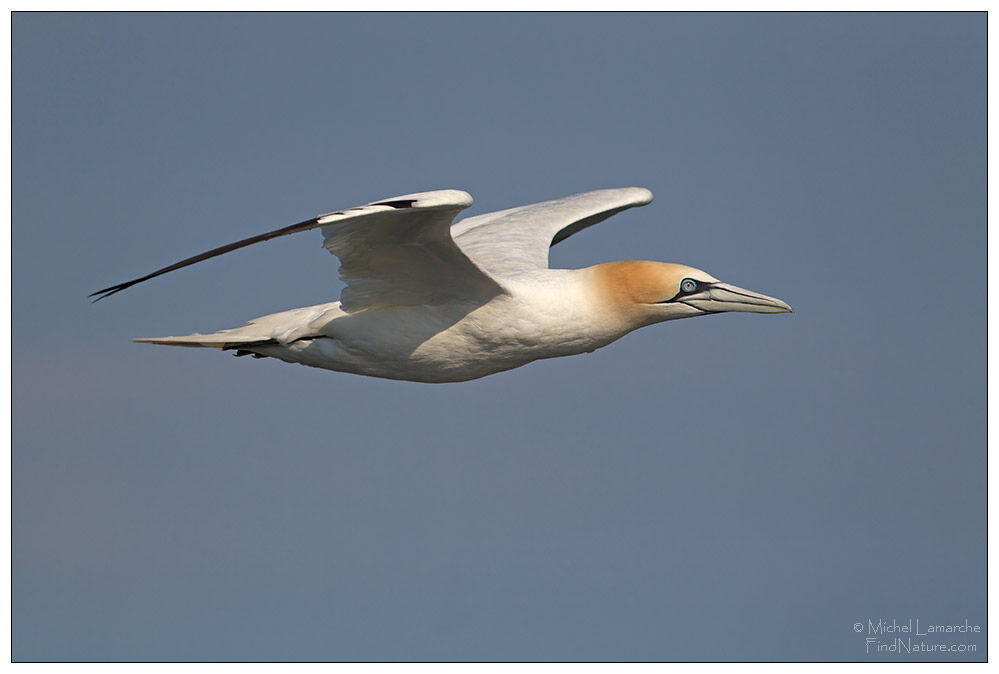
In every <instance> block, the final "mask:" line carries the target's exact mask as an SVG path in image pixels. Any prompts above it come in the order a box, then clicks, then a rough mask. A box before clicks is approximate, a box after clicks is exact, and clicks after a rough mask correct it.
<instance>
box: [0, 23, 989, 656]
mask: <svg viewBox="0 0 999 674" xmlns="http://www.w3.org/2000/svg"><path fill="white" fill-rule="evenodd" d="M13 159H14V162H13V265H14V268H13V307H14V308H13V319H14V324H13V364H14V371H13V379H14V381H13V394H14V402H13V414H14V426H13V656H14V658H15V659H16V660H63V659H70V660H91V659H96V660H121V659H125V660H160V659H164V660H191V659H194V660H215V659H223V660H230V659H235V660H258V659H266V660H396V659H402V660H455V659H460V660H480V659H485V660H548V659H556V660H649V659H651V660H702V659H709V660H710V659H726V660H727V659H737V660H742V659H750V660H752V659H767V660H784V659H809V660H811V659H822V660H868V659H883V660H898V659H928V658H927V657H926V656H925V655H924V656H920V657H918V658H917V657H916V656H915V655H913V656H911V657H910V658H906V657H901V658H900V657H898V656H896V655H881V656H878V655H874V654H865V645H864V637H865V636H866V635H865V634H857V633H855V632H854V630H853V624H854V623H855V622H858V621H867V620H868V619H873V620H875V621H877V619H878V618H888V619H892V618H895V619H897V620H899V621H902V620H907V619H909V618H913V619H916V618H918V619H920V620H921V621H922V623H923V624H926V623H953V622H962V621H964V620H965V619H968V620H969V621H970V622H971V623H972V624H975V623H977V624H980V625H982V627H983V630H984V629H986V625H985V621H986V594H985V583H986V564H985V551H986V548H985V536H986V528H985V514H986V513H985V500H986V472H985V462H986V373H985V362H986V245H985V244H986V18H985V14H984V13H980V14H960V15H949V14H902V15H886V14H861V15H857V14H832V15H829V14H805V15H784V14H753V15H729V14H702V15H696V14H695V15H689V14H653V15H649V14H627V15H606V14H588V15H570V14H555V15H553V14H542V15H520V14H505V15H495V14H476V15H453V14H406V15H393V14H377V15H364V14H346V15H338V14H331V15H312V14H295V15H273V14H269V15H210V14H199V15H157V14H128V15H121V14H92V15H88V14H73V15H66V14H24V13H18V14H15V15H14V17H13ZM626 185H642V186H646V187H649V188H650V189H651V190H652V191H653V192H654V193H655V195H656V200H655V201H654V202H653V203H652V204H651V205H649V206H648V207H645V208H642V209H635V210H632V211H629V212H627V213H624V214H621V215H618V216H615V217H614V218H613V219H611V220H609V221H607V222H605V223H603V224H601V225H600V226H598V227H595V228H593V229H590V230H587V231H586V232H584V233H582V234H580V235H577V236H575V237H573V238H572V239H570V240H569V241H567V242H565V243H563V244H561V245H559V246H558V247H557V248H555V249H554V251H553V255H552V264H553V266H564V267H581V266H588V265H590V264H596V263H598V262H604V261H609V260H615V259H634V258H639V259H641V258H646V259H659V260H665V261H674V262H683V263H687V264H691V265H694V266H697V267H700V268H702V269H705V270H706V271H708V272H709V273H712V274H714V275H715V276H717V277H719V278H721V279H723V280H726V281H729V282H732V283H735V284H737V285H740V286H743V287H747V288H751V289H754V290H758V291H760V292H764V293H767V294H770V295H775V296H778V297H780V298H782V299H785V300H787V301H788V302H790V303H791V305H792V306H794V308H795V311H796V313H795V314H793V315H781V316H765V315H753V314H737V315H722V316H717V317H710V318H700V319H696V320H685V321H679V322H675V323H668V324H665V325H658V326H654V327H651V328H646V329H644V330H641V331H638V332H636V333H633V334H631V335H629V336H627V337H625V338H624V339H623V340H621V341H620V342H617V343H616V344H613V345H611V346H609V347H607V348H605V349H602V350H600V351H597V352H595V353H593V354H590V355H586V356H577V357H574V358H562V359H555V360H550V361H544V362H539V363H535V364H532V365H529V366H527V367H525V368H522V369H518V370H514V371H511V372H507V373H503V374H499V375H495V376H492V377H488V378H486V379H482V380H479V381H475V382H471V383H465V384H457V385H454V384H450V385H427V384H412V383H402V382H392V381H382V380H375V379H367V378H362V377H357V376H352V375H346V374H337V373H332V372H326V371H322V370H314V369H309V368H303V367H298V366H292V365H287V364H284V363H280V362H277V361H273V360H252V359H249V358H241V359H236V358H232V357H231V356H229V355H228V354H221V353H219V352H217V351H214V350H194V349H171V348H166V347H156V346H149V345H139V344H133V343H131V342H130V340H131V338H133V337H138V336H161V335H169V334H185V333H189V332H193V331H210V330H216V329H220V328H227V327H234V326H237V325H242V324H243V323H244V322H245V321H246V320H247V319H249V318H252V317H255V316H259V315H262V314H266V313H271V312H274V311H278V310H282V309H286V308H291V307H297V306H305V305H309V304H317V303H321V302H326V301H330V300H332V299H335V298H336V297H337V294H338V292H339V287H340V286H339V283H338V281H337V280H336V266H337V265H336V261H335V260H334V259H333V258H332V257H330V256H329V255H328V254H327V253H326V252H325V251H324V250H323V249H322V248H321V245H320V244H321V236H320V235H319V234H316V233H311V234H303V235H299V236H296V237H290V238H288V239H284V240H280V241H274V242H270V243H267V244H263V245H260V246H255V247H252V248H250V249H247V250H244V251H240V252H238V253H233V254H231V255H228V256H224V257H222V258H219V259H216V260H212V261H211V262H207V263H204V264H201V265H197V266H195V267H192V268H189V269H185V270H183V271H181V272H177V273H174V274H171V275H168V276H166V277H163V278H160V279H156V280H155V281H153V282H150V283H149V284H146V285H143V286H139V287H137V288H133V289H131V290H129V291H126V292H124V293H122V294H120V295H117V296H115V297H114V298H111V299H109V300H107V301H104V302H101V303H99V304H96V305H91V304H90V303H89V302H88V301H87V299H86V295H87V293H89V292H91V291H93V290H96V289H98V288H101V287H104V286H106V285H110V284H112V283H116V282H119V281H123V280H127V279H129V278H133V277H135V276H137V275H140V274H143V273H146V272H148V271H151V270H153V269H156V268H158V267H160V266H163V265H165V264H168V263H171V262H174V261H176V260H178V259H180V258H183V257H186V256H188V255H191V254H194V253H198V252H201V251H203V250H206V249H208V248H211V247H214V246H216V245H219V244H222V243H227V242H230V241H233V240H236V239H239V238H243V237H245V236H249V235H251V234H257V233H259V232H263V231H267V230H270V229H273V228H275V227H279V226H282V225H285V224H290V223H292V222H297V221H299V220H302V219H305V218H307V217H310V216H312V215H315V214H316V213H319V212H326V211H330V210H336V209H340V208H344V207H351V206H355V205H358V204H363V203H366V202H369V201H372V200H376V199H380V198H385V197H391V196H395V195H398V194H403V193H407V192H414V191H423V190H431V189H439V188H459V189H465V190H468V191H469V192H471V193H472V194H473V195H474V196H475V199H476V203H475V205H474V206H473V207H472V209H471V211H469V213H472V214H474V213H483V212H487V211H490V210H497V209H502V208H507V207H511V206H515V205H519V204H525V203H531V202H535V201H541V200H545V199H551V198H555V197H559V196H563V195H566V194H571V193H576V192H581V191H585V190H590V189H597V188H603V187H619V186H626ZM945 641H947V640H945ZM965 642H968V643H974V644H976V645H977V649H978V650H977V652H975V653H971V654H945V655H941V656H938V657H937V659H941V660H960V659H976V660H984V659H985V658H986V656H987V653H986V650H985V643H986V642H985V634H984V633H982V634H979V635H977V636H976V635H971V636H967V637H965V638H962V639H955V640H954V643H965Z"/></svg>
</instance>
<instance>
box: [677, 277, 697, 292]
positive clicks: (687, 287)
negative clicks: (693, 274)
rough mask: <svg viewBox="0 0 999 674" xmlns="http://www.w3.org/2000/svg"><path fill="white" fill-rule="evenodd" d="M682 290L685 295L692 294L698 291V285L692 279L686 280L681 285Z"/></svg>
mask: <svg viewBox="0 0 999 674" xmlns="http://www.w3.org/2000/svg"><path fill="white" fill-rule="evenodd" d="M680 290H682V291H683V292H685V293H692V292H694V291H695V290H697V284H696V283H694V281H692V280H691V279H689V278H685V279H683V281H682V282H681V283H680Z"/></svg>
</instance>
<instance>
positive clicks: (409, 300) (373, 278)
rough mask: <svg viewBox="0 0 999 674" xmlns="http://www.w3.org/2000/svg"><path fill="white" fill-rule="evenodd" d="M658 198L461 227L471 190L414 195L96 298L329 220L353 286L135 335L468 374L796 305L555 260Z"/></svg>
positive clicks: (567, 202)
mask: <svg viewBox="0 0 999 674" xmlns="http://www.w3.org/2000/svg"><path fill="white" fill-rule="evenodd" d="M650 201H652V193H651V192H650V191H649V190H647V189H643V188H639V187H626V188H622V189H609V190H596V191H593V192H586V193H583V194H577V195H574V196H569V197H565V198H563V199H556V200H554V201H546V202H542V203H538V204H531V205H529V206H519V207H517V208H511V209H509V210H505V211H498V212H496V213H486V214H484V215H477V216H475V217H471V218H467V219H465V220H461V221H459V222H457V223H455V224H453V225H452V221H453V220H454V218H455V216H456V215H457V214H458V212H459V211H461V210H462V209H465V208H468V207H469V206H471V205H472V197H471V196H470V195H469V194H467V193H466V192H462V191H459V190H439V191H435V192H422V193H418V194H407V195H405V196H401V197H395V198H393V199H388V200H385V201H378V202H374V203H370V204H368V205H366V206H360V207H357V208H349V209H346V210H344V211H337V212H335V213H328V214H325V215H320V216H317V217H315V218H312V219H310V220H306V221H304V222H300V223H298V224H295V225H291V226H288V227H284V228H282V229H278V230H275V231H273V232H268V233H266V234H261V235H259V236H254V237H251V238H249V239H244V240H242V241H237V242H236V243H232V244H229V245H227V246H222V247H220V248H216V249H214V250H210V251H208V252H206V253H202V254H201V255H196V256H194V257H191V258H188V259H186V260H182V261H181V262H178V263H176V264H173V265H170V266H169V267H164V268H163V269H160V270H157V271H155V272H153V273H151V274H148V275H146V276H143V277H141V278H138V279H135V280H133V281H128V282H126V283H121V284H119V285H115V286H111V287H110V288H105V289H103V290H99V291H97V292H95V293H93V294H92V295H91V296H92V297H93V296H95V295H96V296H98V297H97V299H103V298H104V297H108V296H109V295H113V294H114V293H117V292H119V291H121V290H124V289H125V288H128V287H130V286H132V285H135V284H136V283H140V282H142V281H146V280H148V279H151V278H153V277H155V276H159V275H160V274H165V273H167V272H169V271H173V270H175V269H180V268H181V267H186V266H187V265H190V264H194V263H195V262H200V261H202V260H206V259H208V258H211V257H215V256H216V255H221V254H223V253H227V252H229V251H231V250H236V249H237V248H242V247H244V246H248V245H250V244H253V243H258V242H260V241H267V240H268V239H273V238H275V237H278V236H284V235H286V234H293V233H295V232H302V231H305V230H309V229H321V230H322V233H323V237H324V242H323V246H324V247H325V248H326V249H327V250H328V251H329V252H331V253H332V254H333V255H335V256H337V257H338V258H339V259H340V278H341V279H342V280H343V282H344V283H345V284H346V287H345V288H344V289H343V291H342V292H341V293H340V300H339V301H338V302H330V303H328V304H319V305H316V306H311V307H303V308H301V309H292V310H290V311H283V312H281V313H277V314H270V315H268V316H263V317H261V318H256V319H254V320H252V321H250V322H249V323H248V324H247V325H246V326H244V327H241V328H234V329H231V330H223V331H221V332H216V333H212V334H205V335H202V334H193V335H186V336H183V337H159V338H150V339H137V340H135V341H137V342H148V343H151V344H170V345H177V346H207V347H214V348H218V349H223V350H234V351H235V353H236V355H237V356H243V355H253V356H255V357H259V358H263V357H272V358H279V359H281V360H283V361H286V362H289V363H300V364H302V365H309V366H312V367H320V368H325V369H328V370H336V371H339V372H351V373H354V374H361V375H368V376H371V377H384V378H388V379H403V380H410V381H421V382H458V381H467V380H469V379H477V378H479V377H484V376H486V375H490V374H493V373H496V372H502V371H503V370H510V369H512V368H515V367H520V366H521V365H526V364H527V363H530V362H532V361H535V360H538V359H541V358H554V357H556V356H570V355H573V354H578V353H584V352H590V351H593V350H595V349H598V348H600V347H602V346H606V345H607V344H610V343H611V342H613V341H615V340H617V339H619V338H621V337H623V336H624V335H626V334H627V333H629V332H631V331H632V330H635V329H637V328H641V327H643V326H646V325H651V324H653V323H660V322H662V321H669V320H673V319H677V318H687V317H691V316H705V315H707V314H716V313H720V312H725V311H750V312H756V313H783V312H790V311H791V307H789V306H788V305H787V304H786V303H785V302H783V301H781V300H778V299H775V298H773V297H767V296H766V295H761V294H759V293H755V292H750V291H748V290H743V289H741V288H737V287H735V286H732V285H729V284H727V283H722V282H720V281H719V280H718V279H716V278H714V277H713V276H710V275H709V274H706V273H705V272H703V271H700V270H698V269H694V268H692V267H687V266H684V265H679V264H668V263H663V262H647V261H626V262H609V263H605V264H598V265H596V266H593V267H587V268H585V269H550V268H549V267H548V249H549V247H550V246H553V245H555V244H556V243H558V242H560V241H562V240H564V239H565V238H567V237H569V236H571V235H573V234H575V233H576V232H578V231H580V230H582V229H585V228H586V227H589V226H591V225H595V224H596V223H598V222H601V221H602V220H604V219H606V218H608V217H610V216H612V215H614V214H615V213H619V212H620V211H623V210H625V209H627V208H631V207H633V206H644V205H645V204H648V203H649V202H650ZM94 301H97V300H96V299H95V300H94Z"/></svg>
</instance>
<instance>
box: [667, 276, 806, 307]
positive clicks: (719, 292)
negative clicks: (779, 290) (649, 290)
mask: <svg viewBox="0 0 999 674" xmlns="http://www.w3.org/2000/svg"><path fill="white" fill-rule="evenodd" d="M682 301H683V303H684V304H689V305H690V306H692V307H696V308H697V309H700V310H701V311H711V312H720V311H751V312H753V313H755V314H785V313H794V311H793V310H792V309H791V307H790V305H788V303H787V302H785V301H783V300H779V299H777V298H776V297H768V296H766V295H761V294H760V293H754V292H753V291H752V290H745V289H743V288H739V287H737V286H733V285H729V284H728V283H713V284H711V287H710V288H708V289H707V290H705V291H704V292H700V293H697V294H696V295H690V296H688V297H685V298H683V300H682Z"/></svg>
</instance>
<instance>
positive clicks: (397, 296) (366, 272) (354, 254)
mask: <svg viewBox="0 0 999 674" xmlns="http://www.w3.org/2000/svg"><path fill="white" fill-rule="evenodd" d="M471 204H472V197H471V196H469V195H468V193H466V192H462V191H460V190H439V191H436V192H422V193H419V194H407V195H404V196H401V197H395V198H394V199H387V200H385V201H376V202H373V203H370V204H368V205H366V206H359V207H357V208H349V209H347V210H344V211H336V212H335V213H327V214H325V215H320V216H317V217H315V218H312V219H310V220H305V221H303V222H299V223H296V224H294V225H290V226H288V227H283V228H281V229H276V230H274V231H272V232H267V233H265V234H260V235H258V236H252V237H250V238H248V239H243V240H242V241H237V242H235V243H230V244H228V245H226V246H221V247H219V248H215V249H213V250H210V251H207V252H205V253H201V254H200V255H195V256H194V257H189V258H187V259H186V260H181V261H180V262H177V263H176V264H172V265H170V266H168V267H164V268H162V269H158V270H156V271H154V272H152V273H151V274H147V275H146V276H143V277H141V278H137V279H134V280H132V281H126V282H125V283H119V284H118V285H114V286H111V287H108V288H104V289H103V290H98V291H97V292H95V293H91V297H93V296H95V295H96V296H98V297H97V299H95V300H94V301H95V302H96V301H97V300H100V299H103V298H105V297H108V296H110V295H114V294H115V293H117V292H120V291H122V290H124V289H126V288H129V287H131V286H133V285H135V284H136V283H141V282H143V281H147V280H149V279H151V278H154V277H156V276H160V275H161V274H166V273H167V272H170V271H174V270H176V269H181V268H182V267H187V266H188V265H192V264H194V263H195V262H201V261H202V260H207V259H209V258H213V257H216V256H218V255H222V254H223V253H228V252H229V251H233V250H237V249H239V248H243V247H245V246H249V245H251V244H254V243H259V242H261V241H268V240H270V239H274V238H277V237H279V236H285V235H287V234H294V233H296V232H304V231H306V230H310V229H319V228H321V229H322V231H323V238H324V242H323V246H324V247H325V248H326V249H327V250H329V251H330V252H331V253H333V254H334V255H336V256H337V257H338V258H340V278H341V279H342V280H343V281H344V282H345V283H346V284H347V287H346V288H344V290H343V292H342V293H341V295H340V301H341V306H342V307H343V309H344V310H345V311H359V310H361V309H371V308H377V307H381V306H386V305H392V304H437V303H441V302H447V301H450V300H455V299H474V300H477V301H480V302H481V301H485V300H488V299H489V298H491V297H494V296H496V295H498V294H500V293H502V292H504V291H503V289H502V287H501V286H500V285H499V284H498V283H496V281H494V280H493V279H492V278H491V277H490V276H489V275H488V274H486V273H485V272H483V271H482V270H481V269H480V268H479V267H477V266H476V265H475V263H474V262H472V261H471V260H469V259H468V257H466V256H465V254H464V253H462V251H461V250H460V249H459V248H458V246H457V245H455V242H454V240H453V239H452V238H451V233H450V227H451V222H452V221H453V220H454V216H455V215H457V214H458V211H460V210H462V209H464V208H468V207H469V206H470V205H471Z"/></svg>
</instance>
